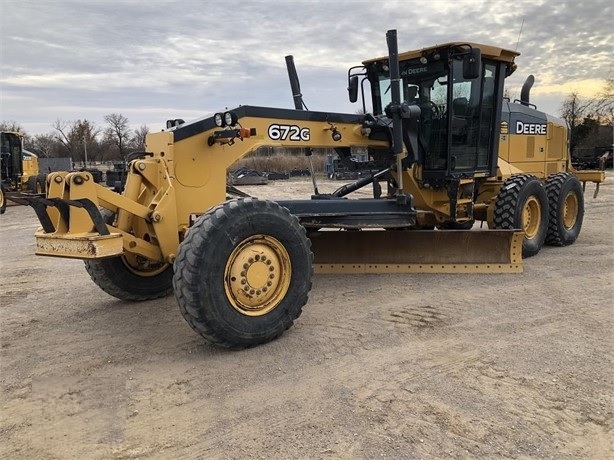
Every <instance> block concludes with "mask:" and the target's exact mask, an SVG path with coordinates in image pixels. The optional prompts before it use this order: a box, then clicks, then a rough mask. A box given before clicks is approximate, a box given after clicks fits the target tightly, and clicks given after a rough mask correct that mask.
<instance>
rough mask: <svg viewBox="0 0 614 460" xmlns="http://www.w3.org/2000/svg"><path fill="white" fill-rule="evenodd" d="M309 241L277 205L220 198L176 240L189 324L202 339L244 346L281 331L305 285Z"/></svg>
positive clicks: (301, 301)
mask: <svg viewBox="0 0 614 460" xmlns="http://www.w3.org/2000/svg"><path fill="white" fill-rule="evenodd" d="M312 260H313V255H312V253H311V243H310V241H309V239H308V238H307V236H306V233H305V229H304V228H303V227H302V226H301V225H300V224H299V221H298V219H297V218H296V217H295V216H293V215H291V214H290V212H289V211H288V210H287V209H286V208H283V207H281V206H279V205H278V204H277V203H274V202H271V201H263V200H258V199H255V198H245V199H244V198H241V199H237V200H232V201H228V202H225V203H223V204H221V205H219V206H217V207H215V208H213V209H212V210H210V211H209V212H208V213H206V214H204V215H202V216H201V217H200V218H199V219H198V220H197V222H196V223H195V225H194V226H193V227H191V228H190V230H189V231H188V233H187V236H186V238H185V240H184V241H183V242H182V243H181V245H180V246H179V251H178V254H177V259H176V260H175V266H174V268H175V275H174V277H173V286H174V288H175V297H176V299H177V302H178V304H179V308H180V310H181V313H182V315H183V317H184V318H185V319H186V321H187V322H188V324H189V325H190V326H191V327H192V328H193V329H194V330H195V331H196V332H198V333H199V334H200V335H202V336H203V337H204V338H205V339H207V340H208V341H210V342H212V343H214V344H217V345H220V346H223V347H227V348H236V349H240V348H246V347H251V346H254V345H258V344H261V343H265V342H269V341H271V340H273V339H275V338H277V337H278V336H280V335H281V334H282V333H283V332H284V331H285V330H286V329H288V328H289V327H290V326H291V325H292V324H293V323H294V320H295V319H297V318H298V317H299V316H300V314H301V311H302V307H303V305H305V303H307V296H308V294H309V290H310V289H311V275H312Z"/></svg>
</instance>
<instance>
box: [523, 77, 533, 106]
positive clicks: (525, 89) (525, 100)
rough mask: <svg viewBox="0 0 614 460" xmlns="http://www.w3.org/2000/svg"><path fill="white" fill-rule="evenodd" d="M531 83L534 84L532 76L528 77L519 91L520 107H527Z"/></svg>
mask: <svg viewBox="0 0 614 460" xmlns="http://www.w3.org/2000/svg"><path fill="white" fill-rule="evenodd" d="M533 83H535V77H534V76H533V75H529V76H528V77H527V79H526V80H525V82H524V85H522V89H521V90H520V103H521V104H522V105H527V106H528V105H529V93H530V92H531V88H532V87H533Z"/></svg>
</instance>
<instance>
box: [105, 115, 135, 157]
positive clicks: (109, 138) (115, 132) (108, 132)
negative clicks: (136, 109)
mask: <svg viewBox="0 0 614 460" xmlns="http://www.w3.org/2000/svg"><path fill="white" fill-rule="evenodd" d="M104 121H105V122H106V123H107V128H106V129H105V131H104V142H105V143H106V144H107V145H108V146H115V148H116V149H117V153H118V155H119V157H120V158H121V159H122V160H125V159H126V155H127V154H128V153H129V152H128V151H129V150H130V139H131V136H130V128H129V126H128V119H127V118H126V117H124V116H123V115H121V114H119V113H112V114H110V115H105V117H104Z"/></svg>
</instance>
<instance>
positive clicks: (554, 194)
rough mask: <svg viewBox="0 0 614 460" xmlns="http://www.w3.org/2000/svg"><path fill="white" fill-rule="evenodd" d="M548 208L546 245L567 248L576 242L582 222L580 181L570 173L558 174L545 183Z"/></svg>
mask: <svg viewBox="0 0 614 460" xmlns="http://www.w3.org/2000/svg"><path fill="white" fill-rule="evenodd" d="M546 191H547V193H548V203H549V206H550V212H549V221H548V233H547V235H546V244H548V245H551V246H568V245H570V244H572V243H573V242H575V241H576V239H577V238H578V235H579V234H580V230H581V229H582V221H583V220H584V194H583V192H582V185H581V184H580V181H579V180H578V179H577V178H576V177H575V176H574V175H573V174H570V173H558V174H553V175H551V176H549V177H548V180H547V181H546Z"/></svg>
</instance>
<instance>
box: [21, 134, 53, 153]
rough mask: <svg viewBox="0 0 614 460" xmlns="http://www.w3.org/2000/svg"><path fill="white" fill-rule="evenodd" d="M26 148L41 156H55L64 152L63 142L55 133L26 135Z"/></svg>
mask: <svg viewBox="0 0 614 460" xmlns="http://www.w3.org/2000/svg"><path fill="white" fill-rule="evenodd" d="M24 148H25V149H26V150H29V151H30V152H33V153H35V154H36V155H38V156H39V157H46V158H55V157H60V156H61V153H62V144H61V143H60V142H59V141H58V139H57V136H55V135H53V134H37V135H36V136H33V137H31V136H26V138H25V141H24Z"/></svg>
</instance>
